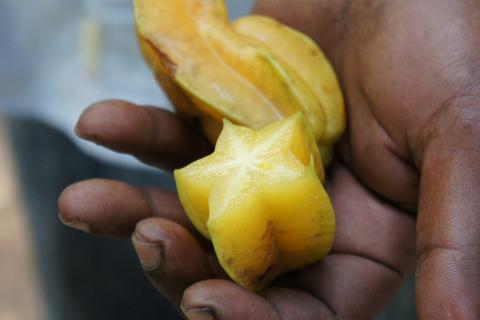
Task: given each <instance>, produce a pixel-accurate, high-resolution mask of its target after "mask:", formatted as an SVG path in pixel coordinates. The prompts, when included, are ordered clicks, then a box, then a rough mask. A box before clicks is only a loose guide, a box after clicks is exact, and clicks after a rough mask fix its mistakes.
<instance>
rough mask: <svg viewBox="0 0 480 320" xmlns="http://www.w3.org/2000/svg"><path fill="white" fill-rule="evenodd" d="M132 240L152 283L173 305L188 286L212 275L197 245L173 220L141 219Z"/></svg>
mask: <svg viewBox="0 0 480 320" xmlns="http://www.w3.org/2000/svg"><path fill="white" fill-rule="evenodd" d="M132 242H133V245H134V247H135V250H136V252H137V254H138V256H139V259H140V262H141V264H142V266H143V268H144V270H145V272H146V274H147V275H148V277H149V279H150V281H151V282H152V284H153V285H154V286H155V288H157V289H158V290H159V291H160V293H162V294H163V295H164V296H165V297H166V298H167V299H169V301H170V302H172V303H173V304H175V305H177V306H178V304H179V303H180V300H181V297H182V294H183V292H184V291H185V289H186V288H187V287H188V286H190V285H191V284H192V283H195V282H198V281H201V280H204V279H209V278H212V277H213V276H214V275H213V272H212V269H211V267H210V264H209V261H208V258H207V256H206V254H205V252H204V250H203V249H202V247H201V246H200V244H199V243H198V242H197V241H196V240H195V238H194V237H193V236H192V235H191V234H190V233H189V232H188V231H187V230H186V229H185V228H184V227H182V226H180V225H179V224H177V223H175V222H172V221H170V220H165V219H162V218H149V219H145V220H142V221H140V222H139V223H138V225H137V227H136V229H135V233H134V234H133V236H132Z"/></svg>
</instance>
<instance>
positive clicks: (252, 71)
mask: <svg viewBox="0 0 480 320" xmlns="http://www.w3.org/2000/svg"><path fill="white" fill-rule="evenodd" d="M297 5H300V4H297ZM135 17H136V22H137V29H138V35H139V41H140V47H141V48H142V52H143V53H144V56H145V58H146V60H147V61H148V62H149V64H150V66H151V68H152V69H153V70H154V72H155V75H156V77H157V79H158V81H159V82H160V84H161V86H162V87H163V88H164V90H165V92H166V93H167V94H168V95H169V97H170V99H171V100H172V102H173V104H174V105H175V107H176V108H177V109H178V111H179V112H180V113H182V114H184V115H187V116H189V117H193V118H196V119H199V120H200V122H201V125H202V127H203V130H204V132H205V133H206V135H207V136H208V137H209V138H210V140H211V141H212V142H214V141H215V140H216V138H217V137H218V134H219V133H220V130H221V128H222V119H223V118H226V119H229V120H230V121H231V122H233V123H235V124H239V125H244V126H247V127H250V128H253V129H259V128H262V127H264V126H265V125H267V124H269V123H272V122H274V121H277V120H280V119H282V118H284V117H286V116H290V115H293V114H295V113H297V112H299V111H302V112H303V113H304V115H305V117H306V119H307V120H308V123H309V125H310V127H311V129H312V131H313V133H314V136H315V139H316V141H317V143H318V145H319V148H320V152H321V155H322V160H323V162H324V163H325V164H327V163H329V162H330V159H331V155H332V147H333V145H334V143H335V141H336V140H337V139H338V138H339V137H340V135H341V133H342V132H343V130H344V127H345V114H344V105H343V98H342V94H341V91H340V88H339V85H338V81H337V79H336V76H335V74H334V72H333V70H332V68H331V66H330V64H329V62H328V61H327V59H326V58H325V56H324V55H323V53H322V52H321V50H320V49H319V48H318V46H317V45H316V44H315V43H314V42H313V41H312V40H311V39H310V38H308V37H307V36H305V35H303V34H302V33H300V32H298V31H295V30H293V29H291V28H289V27H287V26H285V25H282V24H280V23H279V22H277V21H275V20H273V19H271V18H267V17H263V16H247V17H244V18H241V19H239V20H237V21H235V22H233V23H230V22H229V21H228V15H227V10H226V7H225V3H224V1H223V0H135Z"/></svg>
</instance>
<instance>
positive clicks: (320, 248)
mask: <svg viewBox="0 0 480 320" xmlns="http://www.w3.org/2000/svg"><path fill="white" fill-rule="evenodd" d="M309 131H310V128H309V127H308V126H307V125H306V124H305V119H304V117H303V115H301V114H297V115H295V116H292V117H289V118H287V119H285V120H282V121H278V122H275V123H273V124H270V125H268V126H266V127H265V128H263V129H261V130H259V131H254V130H252V129H249V128H246V127H241V126H236V125H234V124H232V123H230V122H229V121H225V123H224V128H223V131H222V133H221V134H220V136H219V138H218V141H217V145H216V148H215V151H214V153H213V154H211V155H209V156H207V157H205V158H203V159H200V160H198V161H196V162H194V163H192V164H190V165H188V166H187V167H185V168H182V169H179V170H176V171H175V172H174V175H175V181H176V184H177V190H178V194H179V197H180V201H181V202H182V205H183V207H184V209H185V211H186V213H187V215H188V216H189V218H190V220H191V221H192V222H193V224H194V225H195V227H196V228H197V229H198V230H199V231H200V232H201V233H202V234H203V235H204V236H205V237H207V238H209V239H211V240H212V243H213V246H214V249H215V252H216V255H217V257H218V259H219V262H220V264H221V265H222V267H223V268H224V269H225V271H226V272H227V273H228V275H229V276H230V277H231V278H232V279H233V280H234V281H236V282H237V283H239V284H240V285H242V286H244V287H245V288H247V289H249V290H261V289H262V288H265V287H266V286H267V285H268V284H269V283H270V282H271V281H272V280H273V279H275V278H276V277H277V276H278V275H280V274H282V273H284V272H288V271H291V270H295V269H298V268H302V267H304V266H307V265H309V264H312V263H314V262H317V261H319V260H321V259H322V258H323V257H324V256H325V255H326V254H327V253H328V251H329V250H330V247H331V245H332V242H333V238H334V233H335V218H334V212H333V208H332V205H331V203H330V200H329V198H328V195H327V193H326V192H325V190H324V188H323V186H322V183H321V181H320V179H319V178H318V176H317V174H316V171H315V168H314V163H313V162H314V160H313V157H312V155H311V154H312V152H313V153H314V152H315V149H317V146H316V144H315V143H311V141H309V140H310V139H309V138H308V137H309V136H310V138H311V139H313V136H312V135H311V133H310V134H309ZM306 137H307V138H306ZM316 152H318V150H317V151H316Z"/></svg>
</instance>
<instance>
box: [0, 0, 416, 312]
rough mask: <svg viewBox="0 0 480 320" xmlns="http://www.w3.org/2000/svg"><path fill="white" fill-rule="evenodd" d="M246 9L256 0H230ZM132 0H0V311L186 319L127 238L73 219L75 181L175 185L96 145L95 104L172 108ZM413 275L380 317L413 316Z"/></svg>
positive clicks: (239, 10)
mask: <svg viewBox="0 0 480 320" xmlns="http://www.w3.org/2000/svg"><path fill="white" fill-rule="evenodd" d="M227 2H228V3H229V8H230V14H231V16H232V17H237V16H241V15H244V14H246V13H247V12H248V11H249V9H250V7H251V5H252V3H253V0H248V1H246V0H229V1H227ZM132 14H133V10H132V3H131V0H36V1H33V2H32V1H29V0H0V217H1V222H0V320H19V319H48V320H50V319H53V320H57V319H62V320H63V319H72V320H76V319H142V320H147V319H181V317H180V316H179V315H178V314H176V313H175V311H174V310H173V309H172V308H171V307H170V306H169V305H168V304H167V303H166V302H165V301H164V300H163V298H162V297H160V295H159V294H157V293H156V292H155V290H154V289H153V288H152V287H151V286H150V284H149V283H148V281H147V280H146V278H145V277H144V275H143V272H142V270H141V268H140V265H139V263H138V261H137V258H136V257H135V255H134V252H133V249H132V247H131V245H130V243H129V241H127V240H126V241H123V242H122V241H118V240H111V239H107V238H92V237H89V236H87V235H84V234H82V233H80V232H77V231H74V230H72V229H68V228H66V227H64V226H63V225H62V224H61V223H60V222H59V220H58V214H57V203H56V201H57V198H58V195H59V194H60V192H61V191H62V190H63V189H64V188H65V187H66V186H67V185H69V184H71V183H74V182H77V181H80V180H83V179H88V178H99V177H100V178H110V179H117V180H122V181H126V182H129V183H132V184H137V185H140V184H141V185H150V186H160V187H163V188H167V189H172V190H173V189H174V184H173V180H172V177H171V175H170V174H169V173H166V172H160V171H158V170H155V171H154V170H152V169H150V168H148V167H146V166H142V165H141V164H139V163H138V162H136V161H135V160H134V159H132V158H131V157H129V156H126V155H120V154H116V153H113V152H109V151H107V150H105V149H101V148H100V147H98V146H95V145H93V144H87V143H84V142H82V141H81V140H79V139H78V138H76V137H75V135H74V132H73V128H74V126H75V122H76V120H77V118H78V117H79V115H80V113H81V112H82V111H83V109H84V108H85V107H86V106H88V105H89V104H91V103H92V102H95V101H98V100H103V99H108V98H120V99H126V100H131V101H134V102H136V103H140V104H151V105H158V106H162V107H164V108H167V109H169V108H171V106H170V103H169V102H168V100H167V99H166V97H165V95H164V94H163V93H162V92H161V90H160V89H159V88H158V87H157V85H156V83H155V81H154V80H153V77H152V76H151V74H150V72H149V70H148V69H147V67H146V65H145V64H144V62H143V60H142V59H141V56H140V53H139V52H138V49H137V45H136V40H135V34H134V28H133V17H132ZM412 286H413V283H412V281H411V280H410V281H408V282H407V284H406V285H405V286H404V287H403V288H402V289H400V291H399V292H398V293H397V295H396V297H395V299H394V301H393V302H392V303H391V305H390V306H389V307H388V308H387V310H385V312H384V314H382V316H381V317H380V318H379V319H407V320H408V319H415V316H414V306H413V298H412Z"/></svg>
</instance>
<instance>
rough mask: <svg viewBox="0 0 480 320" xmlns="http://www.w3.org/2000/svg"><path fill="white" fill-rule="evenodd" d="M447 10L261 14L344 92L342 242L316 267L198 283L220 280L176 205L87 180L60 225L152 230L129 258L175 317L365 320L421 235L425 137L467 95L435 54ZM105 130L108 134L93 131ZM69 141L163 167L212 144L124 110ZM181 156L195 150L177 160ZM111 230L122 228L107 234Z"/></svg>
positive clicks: (346, 6) (446, 60) (450, 59)
mask: <svg viewBox="0 0 480 320" xmlns="http://www.w3.org/2000/svg"><path fill="white" fill-rule="evenodd" d="M286 6H288V9H289V10H286ZM327 6H328V8H327ZM450 6H451V3H448V2H447V1H443V2H439V1H424V2H422V3H421V4H419V3H417V2H415V1H390V2H388V3H387V2H385V1H383V2H382V1H371V2H368V3H364V2H360V1H358V2H353V1H351V2H349V1H343V2H342V1H339V2H338V3H336V4H332V3H331V2H328V1H312V4H311V7H308V6H292V4H291V2H288V1H280V2H278V1H277V2H275V3H274V4H272V2H270V1H260V3H259V4H258V5H257V8H256V9H257V11H258V12H260V13H265V14H269V15H272V16H274V17H276V18H278V19H280V20H283V21H285V22H286V23H288V24H290V25H292V26H294V27H297V28H299V29H301V30H303V31H305V32H306V33H309V34H310V35H311V36H312V37H313V38H314V39H316V40H317V41H318V42H319V43H320V46H321V47H322V48H323V49H324V50H325V51H326V53H327V55H328V56H329V58H330V59H331V61H332V62H333V65H334V68H335V69H336V71H337V73H338V75H339V78H340V81H341V83H342V86H343V89H344V93H345V97H346V101H347V107H348V112H347V113H348V116H349V121H348V130H347V133H346V135H345V137H344V139H343V140H342V142H341V143H340V144H339V148H338V150H339V157H338V160H337V161H336V162H335V163H334V164H333V165H332V167H331V168H330V173H329V177H328V181H327V189H328V192H329V194H330V196H331V198H332V201H333V204H334V207H335V211H336V217H337V218H336V219H337V235H336V239H335V243H334V247H333V249H332V253H331V254H330V255H329V256H328V257H327V258H326V259H325V260H324V261H322V262H320V263H317V264H315V265H312V266H310V267H308V268H306V269H304V270H302V271H300V272H297V273H293V274H289V275H286V276H284V277H282V278H281V279H279V280H278V281H277V282H276V283H275V286H273V287H271V288H269V289H267V290H266V291H265V292H262V293H261V294H260V295H254V294H252V293H249V292H246V291H244V290H243V289H241V288H239V287H237V286H236V285H234V284H233V283H231V282H230V281H227V280H207V281H204V280H206V279H214V278H219V279H225V275H224V273H223V272H222V271H221V268H219V266H218V262H216V259H215V258H214V253H213V251H212V249H211V247H210V246H209V245H208V244H206V243H205V242H204V241H203V240H202V239H200V237H199V235H198V233H197V232H196V231H195V230H194V229H193V227H192V226H191V224H190V223H189V222H188V220H187V219H186V217H185V215H184V213H183V211H182V210H181V207H180V205H179V203H178V200H177V198H176V196H175V195H173V194H170V193H166V192H164V191H160V190H153V189H138V188H134V187H131V186H126V185H124V184H120V183H117V182H112V181H100V180H93V181H86V182H82V183H79V184H77V185H74V186H72V187H70V188H68V189H67V190H66V191H65V192H64V193H63V194H62V197H61V199H60V211H61V212H62V216H63V218H64V219H65V220H66V221H78V220H81V221H83V222H86V223H87V224H88V225H89V226H90V229H91V230H92V231H93V232H95V233H98V234H110V235H122V234H129V233H130V232H131V231H132V230H133V228H134V227H135V225H136V223H137V222H138V221H140V220H142V219H145V218H147V217H155V218H151V219H146V220H143V221H141V222H140V223H139V224H138V225H137V227H136V231H135V233H134V236H133V241H134V244H135V247H136V249H137V252H138V253H139V256H140V259H141V260H142V263H143V264H144V266H145V268H146V270H147V274H148V275H149V277H150V279H151V280H152V283H153V284H154V285H155V286H156V287H157V288H158V289H159V291H161V292H162V293H163V294H164V295H165V296H167V297H168V298H169V299H170V300H171V301H172V302H173V303H175V304H178V303H180V301H182V295H183V301H182V306H183V308H184V309H186V313H187V314H188V315H190V316H192V317H193V316H195V314H197V315H198V314H203V313H207V312H210V311H211V312H213V313H215V314H216V316H217V317H218V318H220V319H247V318H248V319H280V318H282V319H318V318H321V319H323V318H326V319H331V318H332V319H333V318H340V319H343V318H361V319H363V318H371V317H373V316H374V315H375V314H376V312H378V310H379V309H380V308H382V306H383V305H384V304H385V303H386V301H387V299H388V297H389V296H390V294H391V293H392V291H393V290H394V289H395V288H396V287H397V286H398V285H399V284H400V283H401V281H402V279H403V278H404V277H405V275H407V274H408V273H409V272H410V271H411V270H412V267H413V264H414V262H415V259H414V258H415V224H416V222H415V219H414V217H413V215H412V214H409V213H407V211H410V212H411V211H415V210H416V207H417V203H418V198H419V187H418V186H419V179H420V170H422V176H423V173H424V170H427V173H428V170H429V167H431V166H433V164H432V165H429V162H427V161H426V160H425V158H426V157H427V159H428V160H429V161H433V162H434V160H435V158H433V159H431V157H430V156H429V155H428V153H427V152H426V150H427V145H428V143H429V140H428V139H429V137H430V136H431V135H432V134H433V133H436V131H435V130H437V126H438V124H440V123H442V122H441V121H443V120H444V118H443V116H437V115H436V114H438V110H439V109H440V108H441V107H442V106H444V105H445V103H451V102H456V101H457V100H458V99H463V98H462V97H463V96H464V95H462V94H464V92H462V91H461V90H463V89H464V88H465V87H469V86H468V81H469V80H470V79H469V78H468V75H465V74H463V73H462V72H461V71H462V70H463V69H462V67H463V63H465V61H463V60H462V58H463V55H464V54H465V52H463V51H461V50H458V47H455V46H452V44H451V43H446V42H444V41H443V40H444V39H445V38H447V39H449V40H450V38H449V37H452V39H455V36H456V35H458V34H459V33H460V32H461V25H456V24H455V23H453V22H452V24H451V26H450V27H449V28H445V29H444V30H443V33H438V32H435V31H436V30H437V29H438V28H439V21H443V20H449V21H451V20H452V19H453V18H454V17H457V16H458V15H460V17H459V19H460V18H464V17H463V16H461V14H463V13H464V12H463V11H461V9H462V8H457V7H455V10H445V9H447V8H450ZM459 6H460V5H459ZM285 12H288V16H285ZM319 12H321V13H322V14H323V16H318V13H319ZM459 12H460V13H459ZM427 13H428V14H427ZM465 14H466V13H465ZM451 15H454V17H451ZM459 28H460V29H459ZM318 30H328V31H329V32H318ZM419 30H420V31H419ZM458 41H460V40H458ZM457 97H458V99H457ZM416 106H421V108H420V107H418V108H416ZM441 114H442V113H441ZM107 117H108V118H109V119H110V121H109V122H110V123H111V124H112V125H111V126H110V127H109V128H106V127H105V126H103V123H104V122H103V121H102V119H104V120H105V119H106V118H107ZM432 119H433V120H432ZM427 124H428V125H427ZM77 131H78V133H79V135H80V136H82V137H83V138H86V139H89V140H92V141H95V142H97V143H100V144H103V145H105V146H107V147H109V148H112V149H114V150H118V151H122V152H128V153H131V154H133V155H135V156H137V157H138V158H139V159H140V160H143V161H145V162H148V163H151V164H154V165H158V166H161V167H166V166H167V167H178V166H181V165H183V164H185V163H186V162H189V161H192V160H194V159H195V158H198V157H199V156H201V155H203V154H205V153H206V152H207V150H208V145H207V143H206V142H205V141H204V140H203V139H202V138H201V137H199V136H197V135H196V134H195V133H194V132H192V131H191V130H190V129H189V128H187V127H186V126H184V125H183V124H182V123H181V121H179V120H178V119H177V118H176V117H175V116H173V115H171V114H169V113H167V112H165V111H161V110H158V109H155V108H141V107H137V106H134V105H131V104H128V103H125V102H118V101H116V102H115V101H114V102H112V101H110V102H103V103H101V104H97V105H96V106H93V107H92V108H89V109H88V110H87V111H86V112H85V113H84V114H83V116H82V118H81V119H80V121H79V124H78V126H77ZM147 137H153V138H147ZM187 145H188V146H191V149H189V150H186V149H185V148H183V147H182V146H187ZM429 157H430V158H429ZM422 165H423V167H422ZM425 167H426V168H425ZM430 170H431V169H430ZM422 183H423V182H422ZM426 183H427V185H428V183H429V181H427V182H426ZM422 188H424V187H423V186H422ZM92 190H93V191H92ZM112 190H113V191H112ZM112 193H113V194H115V195H114V196H113V197H112V196H111V195H112ZM86 195H88V197H86ZM109 195H110V196H109ZM87 198H88V200H87ZM438 206H441V204H439V205H437V207H438ZM401 208H402V209H401ZM427 209H428V206H427ZM419 218H420V224H421V225H420V227H421V228H422V227H423V228H424V229H425V230H426V231H425V234H427V236H423V234H419V237H421V238H420V239H419V240H422V241H424V242H425V244H424V245H428V244H429V243H431V241H432V239H430V238H428V236H430V234H429V233H428V230H429V226H428V220H427V222H423V221H422V218H421V217H419ZM112 219H114V220H116V221H117V222H116V223H115V224H114V225H112V224H111V221H112ZM425 220H426V219H425ZM424 225H425V226H424ZM422 230H423V229H420V230H419V231H422ZM192 235H193V236H192ZM425 237H427V238H425ZM420 245H422V243H420ZM420 250H422V248H420ZM425 252H427V251H425ZM421 253H422V252H421ZM159 256H161V259H162V261H163V262H162V263H160V264H158V259H157V258H158V257H159ZM192 284H193V286H192ZM188 287H189V289H188V290H187V291H186V292H185V293H184V291H185V290H186V289H187V288H188ZM209 310H210V311H209ZM420 311H421V312H420V313H422V312H425V314H428V313H426V312H429V311H428V310H427V308H424V309H422V310H420ZM428 315H431V314H428Z"/></svg>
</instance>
